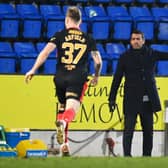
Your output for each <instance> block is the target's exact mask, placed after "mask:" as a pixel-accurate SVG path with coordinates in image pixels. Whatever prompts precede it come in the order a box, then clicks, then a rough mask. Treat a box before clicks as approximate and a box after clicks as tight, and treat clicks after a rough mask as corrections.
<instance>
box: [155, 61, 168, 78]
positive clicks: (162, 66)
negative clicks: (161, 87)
mask: <svg viewBox="0 0 168 168" xmlns="http://www.w3.org/2000/svg"><path fill="white" fill-rule="evenodd" d="M157 75H159V76H168V61H159V62H158V65H157Z"/></svg>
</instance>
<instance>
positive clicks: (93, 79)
mask: <svg viewBox="0 0 168 168" xmlns="http://www.w3.org/2000/svg"><path fill="white" fill-rule="evenodd" d="M97 83H98V77H97V76H94V75H93V78H92V79H91V81H90V84H91V85H92V86H96V85H97Z"/></svg>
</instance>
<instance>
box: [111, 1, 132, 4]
mask: <svg viewBox="0 0 168 168" xmlns="http://www.w3.org/2000/svg"><path fill="white" fill-rule="evenodd" d="M132 2H134V0H114V3H118V4H130V3H132Z"/></svg>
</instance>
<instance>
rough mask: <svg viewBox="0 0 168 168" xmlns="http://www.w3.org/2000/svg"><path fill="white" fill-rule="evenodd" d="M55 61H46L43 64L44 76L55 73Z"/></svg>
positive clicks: (54, 59)
mask: <svg viewBox="0 0 168 168" xmlns="http://www.w3.org/2000/svg"><path fill="white" fill-rule="evenodd" d="M56 66H57V60H56V58H50V59H47V60H46V61H45V63H44V70H43V73H44V74H55V73H56Z"/></svg>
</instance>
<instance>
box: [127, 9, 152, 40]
mask: <svg viewBox="0 0 168 168" xmlns="http://www.w3.org/2000/svg"><path fill="white" fill-rule="evenodd" d="M129 12H130V15H131V16H132V17H133V19H134V28H136V29H138V30H140V31H142V32H143V33H144V35H145V39H146V40H152V39H153V37H154V23H155V22H154V17H153V16H152V15H151V12H150V10H149V9H148V8H147V7H135V6H132V7H129Z"/></svg>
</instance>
